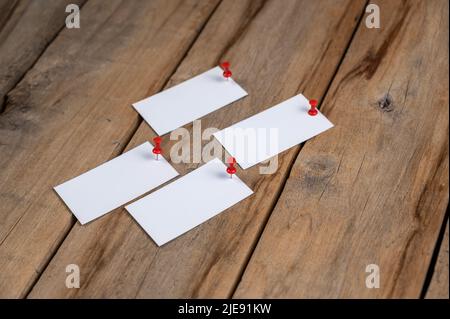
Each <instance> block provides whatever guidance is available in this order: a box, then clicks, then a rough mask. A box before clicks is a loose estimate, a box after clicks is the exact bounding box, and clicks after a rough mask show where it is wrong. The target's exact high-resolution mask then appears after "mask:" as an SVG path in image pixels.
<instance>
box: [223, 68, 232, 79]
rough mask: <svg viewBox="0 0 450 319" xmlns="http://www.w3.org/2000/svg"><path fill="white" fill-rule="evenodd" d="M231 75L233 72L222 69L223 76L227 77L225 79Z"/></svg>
mask: <svg viewBox="0 0 450 319" xmlns="http://www.w3.org/2000/svg"><path fill="white" fill-rule="evenodd" d="M232 75H233V74H232V73H231V71H230V70H225V71H223V76H224V78H225V79H227V80H229V79H230V77H231V76H232Z"/></svg>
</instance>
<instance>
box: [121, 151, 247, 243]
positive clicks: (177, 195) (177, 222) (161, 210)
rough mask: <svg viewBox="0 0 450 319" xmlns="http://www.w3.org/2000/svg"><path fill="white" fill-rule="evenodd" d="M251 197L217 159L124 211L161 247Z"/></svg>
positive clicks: (242, 183) (245, 188)
mask: <svg viewBox="0 0 450 319" xmlns="http://www.w3.org/2000/svg"><path fill="white" fill-rule="evenodd" d="M251 194H253V191H252V190H251V189H250V188H248V186H247V185H245V183H244V182H242V181H241V180H240V179H239V178H238V177H237V176H236V175H233V178H230V175H228V174H227V172H226V166H225V165H224V164H223V163H222V162H221V161H220V160H219V159H217V158H216V159H214V160H212V161H210V162H208V163H206V164H205V165H203V166H202V167H200V168H197V169H196V170H194V171H192V172H191V173H189V174H187V175H185V176H183V177H180V178H179V179H177V180H175V181H174V182H172V183H170V184H168V185H166V186H164V187H163V188H161V189H159V190H157V191H155V192H153V193H151V194H149V195H147V196H145V197H143V198H141V199H140V200H138V201H136V202H134V203H132V204H130V205H128V206H126V207H125V208H126V209H127V211H128V212H129V213H130V214H131V215H132V216H133V218H134V219H135V220H136V221H137V222H138V223H139V224H140V225H141V227H142V228H143V229H144V230H145V231H146V232H147V234H149V235H150V237H151V238H152V239H153V240H154V241H155V242H156V244H157V245H158V246H161V245H163V244H165V243H167V242H168V241H170V240H172V239H174V238H176V237H178V236H180V235H181V234H184V233H185V232H187V231H188V230H190V229H192V228H194V227H196V226H198V225H200V224H201V223H203V222H205V221H207V220H208V219H210V218H211V217H214V216H215V215H217V214H219V213H221V212H222V211H224V210H225V209H227V208H229V207H231V206H233V205H234V204H236V203H238V202H239V201H241V200H243V199H244V198H246V197H248V196H250V195H251Z"/></svg>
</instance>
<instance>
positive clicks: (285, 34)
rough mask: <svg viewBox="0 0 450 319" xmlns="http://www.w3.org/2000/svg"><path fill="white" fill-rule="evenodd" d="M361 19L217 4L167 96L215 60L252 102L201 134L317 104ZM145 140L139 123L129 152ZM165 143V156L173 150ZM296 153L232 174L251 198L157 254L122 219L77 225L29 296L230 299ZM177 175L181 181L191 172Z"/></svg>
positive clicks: (316, 6)
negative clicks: (273, 166)
mask: <svg viewBox="0 0 450 319" xmlns="http://www.w3.org/2000/svg"><path fill="white" fill-rule="evenodd" d="M363 9H364V1H353V0H342V1H339V2H337V3H336V5H335V6H330V5H329V2H328V1H297V0H294V1H275V0H272V1H251V0H248V1H239V2H236V1H232V0H227V1H223V2H222V3H221V4H220V6H219V7H218V9H217V10H216V12H215V13H214V15H213V16H212V17H211V19H210V21H209V22H208V24H207V25H206V27H205V29H204V30H203V32H202V33H201V34H200V37H199V38H198V40H197V41H196V43H195V45H194V46H193V48H192V49H191V50H190V51H189V54H188V55H187V57H186V59H185V60H184V61H183V63H182V64H181V65H180V67H179V68H178V70H177V72H176V73H175V75H174V76H173V77H172V78H171V80H170V82H169V84H168V86H171V85H174V84H176V83H178V82H180V81H183V80H185V79H188V78H190V77H191V76H192V75H194V74H196V73H198V72H200V71H203V70H206V69H208V68H209V67H212V66H214V65H217V63H218V62H219V61H220V60H222V59H229V60H230V61H232V63H233V70H234V74H235V75H234V77H235V78H236V79H237V80H238V81H239V82H240V83H241V84H242V85H243V87H245V88H246V89H247V90H248V92H250V95H249V96H248V97H247V98H245V99H242V100H240V101H239V102H237V103H233V104H232V105H230V106H228V107H226V108H223V109H221V110H219V111H217V112H214V113H213V114H210V115H208V116H206V117H205V118H203V119H202V121H201V125H202V127H203V129H205V128H208V127H216V128H224V127H226V126H228V125H230V124H232V123H235V122H236V121H238V120H241V119H243V118H246V117H248V116H250V115H252V114H256V113H258V112H260V111H261V110H263V109H265V108H268V107H269V106H271V105H273V104H275V103H277V102H280V101H282V100H284V99H286V98H289V97H291V96H292V95H294V94H296V93H298V92H304V93H305V94H306V95H307V96H315V97H317V98H321V97H322V96H323V95H324V93H325V91H326V88H327V86H328V83H329V82H330V80H331V78H332V76H333V74H334V72H335V69H336V68H337V66H338V63H339V61H340V59H341V57H342V55H343V53H344V52H345V48H346V46H347V44H348V43H349V41H350V39H351V35H352V33H353V30H354V28H355V27H356V24H357V23H356V22H357V20H358V18H359V17H360V15H361V14H362V13H363ZM317 25H321V26H323V28H321V30H320V32H314V31H315V30H317V28H316V26H317ZM120 107H126V105H120ZM187 128H188V129H189V131H190V132H191V133H192V130H193V128H192V127H191V126H190V125H189V126H187ZM153 136H154V133H153V132H152V130H151V129H150V128H149V127H148V126H147V124H145V123H143V124H142V125H141V126H140V127H139V129H138V131H137V133H136V134H135V135H134V136H133V138H132V140H131V142H130V144H129V145H128V146H127V149H128V148H130V147H133V146H135V145H137V144H140V143H142V142H143V141H145V140H148V139H149V138H152V137H153ZM168 136H169V135H166V136H165V137H164V144H163V148H164V149H166V150H168V149H170V146H171V145H173V143H174V142H170V143H169V142H168V141H167V140H168ZM203 144H205V142H203ZM297 152H298V147H297V148H293V149H291V150H290V151H288V152H285V153H284V154H283V155H282V156H281V157H280V158H279V168H278V171H277V172H276V174H274V175H260V174H259V171H258V167H255V168H252V169H248V170H246V171H245V172H243V171H238V175H239V176H240V177H241V178H243V179H244V180H245V181H246V182H247V183H248V185H249V186H250V187H251V188H252V189H253V190H254V191H255V194H254V195H253V196H251V197H250V198H248V199H247V200H245V201H243V202H241V203H239V204H238V205H236V206H234V207H232V208H231V209H229V210H227V211H226V212H225V213H222V214H220V215H219V216H217V217H215V218H213V219H211V220H210V221H208V222H207V223H205V224H203V225H201V226H200V227H198V228H196V229H194V230H192V231H190V232H188V233H186V234H184V235H183V236H181V237H180V238H178V239H177V240H175V241H172V242H170V243H168V244H166V245H164V246H163V247H162V248H158V247H157V246H156V245H155V244H154V243H153V242H152V241H151V239H150V238H149V237H148V236H147V235H146V234H145V233H144V232H143V230H142V229H140V227H139V226H138V225H137V224H136V222H134V221H133V220H132V218H131V217H130V216H129V215H128V214H127V213H126V212H125V211H124V210H122V211H116V212H113V213H111V214H109V215H107V216H105V217H103V218H101V219H100V220H98V221H96V222H94V223H90V224H88V225H87V226H80V225H79V224H76V225H75V226H74V228H73V229H72V231H71V232H70V234H69V235H68V237H67V238H66V240H65V241H64V243H63V244H62V246H61V248H60V249H59V250H58V252H57V254H56V255H55V257H54V258H53V260H52V261H51V262H50V264H49V266H48V267H47V269H46V271H45V272H44V273H43V274H42V276H41V278H40V279H39V281H38V282H37V284H36V285H35V286H34V288H33V290H32V291H31V293H30V295H29V296H30V297H32V298H42V297H44V298H50V297H137V298H143V297H227V296H230V295H231V294H232V293H233V290H234V287H235V285H236V283H237V282H238V280H239V278H240V274H241V272H242V270H243V268H244V267H245V264H246V261H247V259H248V257H249V255H250V254H251V253H252V250H253V247H254V245H255V244H256V242H257V240H258V237H259V234H260V231H261V229H262V228H263V226H264V224H265V221H266V219H267V217H268V216H269V214H270V212H271V210H272V207H273V205H274V203H275V201H276V199H277V197H278V193H279V192H280V191H281V189H282V186H283V181H284V179H285V178H286V176H287V173H288V171H289V167H290V166H291V164H292V161H293V159H294V157H295V155H296V154H297ZM175 167H176V169H177V170H178V171H179V172H180V173H181V174H185V173H187V172H188V171H189V170H191V169H193V168H195V167H196V164H193V165H185V164H179V165H175ZM60 210H61V213H64V212H65V211H66V210H65V209H64V208H63V207H61V208H60ZM69 263H75V264H77V265H79V267H80V270H81V288H80V289H67V288H66V287H65V284H64V283H65V277H66V273H65V267H66V265H67V264H69Z"/></svg>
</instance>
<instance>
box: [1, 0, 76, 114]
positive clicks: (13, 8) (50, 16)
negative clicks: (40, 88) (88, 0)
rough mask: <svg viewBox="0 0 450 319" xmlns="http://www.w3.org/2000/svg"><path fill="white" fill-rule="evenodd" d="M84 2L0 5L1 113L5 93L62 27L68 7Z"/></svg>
mask: <svg viewBox="0 0 450 319" xmlns="http://www.w3.org/2000/svg"><path fill="white" fill-rule="evenodd" d="M84 2H85V0H50V1H45V4H44V3H43V2H42V1H33V0H2V1H0V59H1V63H0V112H1V111H2V110H3V107H4V99H5V96H6V95H7V93H8V92H9V91H10V90H11V89H12V88H14V86H15V85H16V84H17V83H18V82H19V81H20V79H21V78H22V77H23V76H24V74H25V73H26V71H28V69H29V68H30V67H31V66H32V65H33V63H34V62H35V61H36V59H38V58H39V56H40V55H41V54H42V52H43V51H44V50H45V48H46V47H47V45H48V44H49V43H50V42H51V41H52V40H53V39H54V37H55V36H56V34H57V33H58V32H59V30H60V29H61V28H62V27H63V26H64V21H65V17H66V14H65V9H66V6H67V5H68V4H69V3H73V4H76V5H78V6H80V5H82V4H83V3H84Z"/></svg>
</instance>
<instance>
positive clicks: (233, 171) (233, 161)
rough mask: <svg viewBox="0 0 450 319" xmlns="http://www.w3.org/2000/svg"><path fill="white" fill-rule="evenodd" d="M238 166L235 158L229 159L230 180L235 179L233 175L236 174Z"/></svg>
mask: <svg viewBox="0 0 450 319" xmlns="http://www.w3.org/2000/svg"><path fill="white" fill-rule="evenodd" d="M235 164H236V159H235V158H234V157H230V158H229V159H228V165H229V166H228V167H227V173H228V174H230V178H233V174H236V167H234V165H235Z"/></svg>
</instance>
